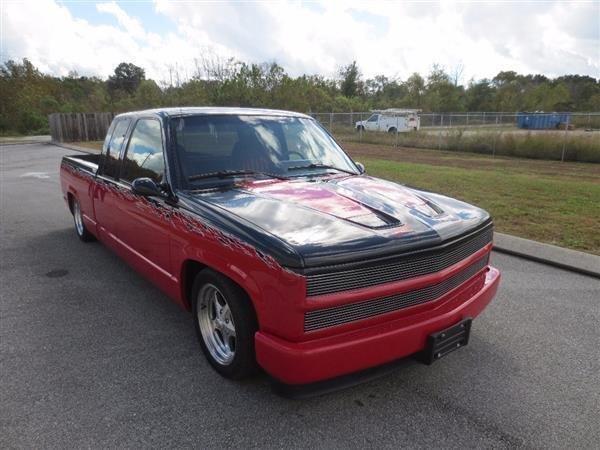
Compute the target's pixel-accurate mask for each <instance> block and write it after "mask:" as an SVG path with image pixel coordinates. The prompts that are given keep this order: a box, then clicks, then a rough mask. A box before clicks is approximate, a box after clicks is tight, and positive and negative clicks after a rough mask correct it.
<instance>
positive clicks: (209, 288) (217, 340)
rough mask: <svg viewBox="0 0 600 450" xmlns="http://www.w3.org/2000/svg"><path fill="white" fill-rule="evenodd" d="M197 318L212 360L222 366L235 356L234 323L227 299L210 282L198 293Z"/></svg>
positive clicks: (229, 362)
mask: <svg viewBox="0 0 600 450" xmlns="http://www.w3.org/2000/svg"><path fill="white" fill-rule="evenodd" d="M197 320H198V325H199V328H200V333H201V334H202V339H203V340H204V344H205V345H206V348H207V350H208V352H209V353H210V355H211V356H212V357H213V358H214V360H215V361H216V362H217V363H219V364H221V365H224V366H227V365H229V364H231V362H232V361H233V358H234V357H235V347H236V333H235V323H234V322H233V316H232V314H231V309H230V308H229V304H228V303H227V299H226V298H225V296H224V295H223V294H222V293H221V291H220V290H219V289H218V288H217V287H216V286H215V285H214V284H211V283H207V284H205V285H204V286H202V288H201V289H200V292H199V293H198V309H197Z"/></svg>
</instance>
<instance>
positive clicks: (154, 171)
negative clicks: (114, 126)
mask: <svg viewBox="0 0 600 450" xmlns="http://www.w3.org/2000/svg"><path fill="white" fill-rule="evenodd" d="M164 171H165V161H164V158H163V144H162V133H161V128H160V122H159V121H158V120H155V119H141V120H139V121H138V122H137V123H136V125H135V129H134V130H133V132H132V133H131V138H130V139H129V145H128V146H127V153H126V154H125V158H123V168H122V170H121V179H122V180H124V181H128V182H132V181H133V180H135V179H136V178H140V177H148V178H151V179H152V180H154V181H156V182H157V183H160V182H162V181H163V175H164Z"/></svg>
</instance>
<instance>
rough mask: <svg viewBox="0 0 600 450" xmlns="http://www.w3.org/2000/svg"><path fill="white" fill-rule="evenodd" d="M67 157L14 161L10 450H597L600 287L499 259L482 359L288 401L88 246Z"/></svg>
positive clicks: (5, 419)
mask: <svg viewBox="0 0 600 450" xmlns="http://www.w3.org/2000/svg"><path fill="white" fill-rule="evenodd" d="M65 152H67V153H68V151H67V150H65V149H63V148H59V147H55V146H52V145H39V144H33V145H11V146H4V147H0V177H1V181H0V207H1V210H0V211H1V216H0V244H1V255H0V288H1V290H0V294H1V302H0V351H1V353H0V383H1V384H0V447H2V448H14V447H16V448H55V447H60V448H74V447H94V448H95V447H167V446H168V447H202V448H206V447H234V446H235V447H240V448H248V447H276V448H284V447H285V448H306V447H312V448H323V447H326V448H339V447H344V448H348V447H351V448H359V447H360V448H362V447H377V448H380V447H387V448H391V447H395V448H397V447H412V448H415V447H419V448H432V447H434V448H440V447H443V448H454V447H494V448H503V447H511V448H513V447H536V448H567V447H578V448H579V447H585V448H598V443H599V442H600V426H599V421H598V417H599V413H600V375H599V374H600V331H599V328H600V281H599V280H598V279H594V278H591V277H587V276H584V275H579V274H575V273H572V272H568V271H564V270H560V269H557V268H552V267H549V266H545V265H542V264H538V263H534V262H528V261H525V260H523V259H519V258H516V257H513V256H508V255H503V254H497V253H494V255H493V257H492V261H493V264H494V265H496V266H497V267H499V268H500V269H501V270H502V272H503V280H502V285H501V287H500V291H499V294H498V296H497V297H496V299H495V300H494V301H493V302H492V303H491V304H490V306H489V307H488V308H487V309H486V310H485V311H484V313H483V314H482V315H481V316H480V317H479V318H477V319H476V320H475V321H474V323H473V333H472V336H471V341H470V343H469V345H468V346H467V347H465V348H464V349H461V350H459V351H457V352H455V353H453V354H451V355H449V356H448V357H447V358H444V359H443V360H441V361H439V362H437V363H435V364H434V365H432V366H430V367H427V366H422V365H412V366H409V367H406V368H402V369H399V370H397V371H395V372H393V373H392V374H390V375H388V376H386V377H384V378H380V379H378V380H375V381H371V382H369V383H366V384H363V385H360V386H356V387H354V388H351V389H348V390H344V391H340V392H335V393H332V394H328V395H325V396H321V397H317V398H311V399H308V400H289V399H285V398H281V397H279V396H277V395H275V394H274V393H273V392H272V390H271V387H270V384H269V381H268V379H267V378H266V377H265V376H257V377H256V378H254V379H252V380H250V381H245V382H232V381H227V380H225V379H223V378H221V377H219V376H218V375H217V374H216V373H215V372H214V371H213V370H212V369H211V368H210V366H209V365H208V363H207V362H205V360H204V359H203V356H202V355H201V354H200V350H199V347H198V343H197V341H196V336H195V334H194V330H193V326H192V319H191V316H190V315H189V314H188V313H187V312H185V311H183V310H181V309H180V308H179V307H178V306H176V305H175V304H174V303H172V302H170V301H169V299H168V298H166V297H165V296H164V295H163V294H162V293H161V292H160V291H159V290H158V289H156V288H154V287H153V286H152V284H151V283H150V282H148V281H146V280H145V279H143V278H142V277H141V276H139V275H138V274H137V273H136V272H134V271H133V270H132V269H130V268H129V267H128V266H127V265H126V264H125V263H124V262H123V261H122V260H120V259H119V258H118V257H117V256H115V255H114V254H113V253H111V252H110V251H109V250H108V249H106V248H105V247H103V246H102V245H101V244H99V243H92V244H84V243H81V242H80V241H79V240H78V239H77V237H76V236H75V232H74V231H73V226H72V218H71V216H70V214H69V212H68V209H67V207H66V206H65V204H64V202H63V200H62V196H61V193H60V185H59V180H58V167H59V162H60V158H61V156H62V155H63V154H64V153H65Z"/></svg>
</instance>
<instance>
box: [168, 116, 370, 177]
mask: <svg viewBox="0 0 600 450" xmlns="http://www.w3.org/2000/svg"><path fill="white" fill-rule="evenodd" d="M173 129H174V136H175V140H176V148H177V156H178V158H177V160H178V161H179V164H180V167H181V171H182V173H183V178H184V179H185V181H186V183H188V185H191V186H196V185H198V184H206V183H210V182H212V183H215V182H223V179H224V178H225V177H227V176H233V175H239V176H242V175H243V176H257V177H258V176H260V177H272V178H277V177H285V178H287V177H297V176H307V175H315V174H323V173H331V172H336V171H339V172H348V173H352V174H358V170H357V168H356V166H355V165H354V163H353V162H352V160H351V159H350V158H349V157H348V155H346V154H345V153H344V151H343V150H342V149H341V148H340V147H339V146H338V145H337V144H336V143H335V141H334V140H333V139H332V138H331V137H330V136H329V134H327V133H326V132H325V131H324V130H323V129H322V128H321V127H320V126H319V125H318V124H317V123H316V122H315V121H314V120H312V119H305V118H300V117H272V116H244V115H239V116H236V115H197V116H187V117H180V118H176V119H174V120H173ZM212 175H214V177H212ZM229 182H231V181H229Z"/></svg>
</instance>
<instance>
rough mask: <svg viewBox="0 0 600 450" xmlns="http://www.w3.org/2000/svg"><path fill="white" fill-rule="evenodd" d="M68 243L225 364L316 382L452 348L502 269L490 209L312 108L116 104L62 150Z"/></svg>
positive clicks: (232, 370)
mask: <svg viewBox="0 0 600 450" xmlns="http://www.w3.org/2000/svg"><path fill="white" fill-rule="evenodd" d="M60 175H61V186H62V191H63V194H64V198H65V201H66V202H67V204H68V207H69V209H70V211H71V213H72V214H73V217H74V223H75V230H76V232H77V235H78V236H79V238H80V239H81V240H82V241H92V240H95V239H98V240H100V241H101V242H103V243H104V244H105V245H107V246H108V247H110V248H111V249H112V250H114V251H115V252H116V253H118V254H119V255H120V256H121V257H123V258H124V259H125V260H126V261H127V262H128V263H129V264H130V265H132V266H133V267H134V268H135V269H137V270H138V271H139V272H140V273H141V274H143V275H145V276H146V277H148V278H149V279H150V280H152V281H153V282H154V283H155V284H156V285H158V286H159V287H160V288H161V289H162V290H163V291H164V292H165V293H166V294H167V295H169V296H170V297H171V298H172V299H174V301H176V302H177V303H179V304H180V305H181V306H182V307H183V308H185V309H187V310H190V311H192V312H193V318H194V323H195V327H196V330H197V333H198V337H199V341H200V346H201V348H202V350H203V352H204V354H205V355H206V357H207V359H208V361H209V362H210V364H211V365H212V366H213V367H214V368H215V369H216V370H217V371H218V372H219V373H221V374H222V375H224V376H226V377H229V378H241V377H244V376H247V375H249V374H251V373H253V372H254V371H255V370H257V369H258V367H262V368H263V369H264V370H265V371H266V372H267V373H268V374H270V375H271V376H272V377H274V378H275V379H276V380H279V381H280V382H282V383H286V384H291V385H301V384H306V383H313V382H317V381H322V380H329V379H333V378H336V377H338V376H341V375H347V374H352V373H355V372H359V371H362V370H363V369H367V368H371V367H375V366H379V365H383V364H385V363H388V362H392V361H395V360H398V359H400V358H404V357H407V356H409V355H416V356H418V357H419V359H421V360H422V361H424V362H426V363H431V362H433V361H435V360H436V359H439V358H441V357H443V356H444V355H446V354H447V353H450V352H451V351H452V350H454V349H456V348H459V347H461V346H463V345H466V343H467V342H468V338H469V333H470V325H471V320H472V319H473V318H475V317H476V316H477V315H478V314H479V313H480V312H481V311H482V310H483V309H484V308H485V306H486V305H487V304H488V303H489V302H490V301H491V299H492V297H493V296H494V294H495V293H496V290H497V287H498V283H499V280H500V274H499V272H498V270H496V269H495V268H493V267H491V266H490V265H489V258H490V252H491V249H492V220H491V218H490V216H489V214H487V213H486V212H485V211H483V210H481V209H479V208H477V207H474V206H471V205H468V204H466V203H464V202H461V201H458V200H454V199H451V198H448V197H445V196H442V195H438V194H433V193H429V192H423V191H419V190H416V189H412V188H408V187H405V186H402V185H398V184H395V183H392V182H389V181H384V180H380V179H377V178H373V177H371V176H368V175H367V174H366V173H365V170H364V167H363V166H362V165H361V164H360V163H355V162H354V161H353V160H352V159H351V158H350V157H349V156H348V155H347V154H346V153H345V152H344V151H343V150H342V149H341V148H340V146H339V145H338V144H337V143H336V142H335V140H334V139H333V138H332V137H331V136H330V135H329V133H328V132H327V131H326V130H325V129H323V128H322V127H321V126H320V125H319V123H318V122H316V121H315V120H313V119H312V118H311V117H309V116H306V115H303V114H298V113H293V112H286V111H273V110H258V109H244V108H168V109H157V110H149V111H140V112H133V113H127V114H121V115H118V116H116V117H115V119H114V121H113V123H112V124H111V126H110V129H109V130H108V133H107V136H106V140H105V142H104V146H103V149H102V153H101V154H100V155H83V156H82V155H77V156H65V157H64V158H63V160H62V164H61V172H60Z"/></svg>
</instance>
